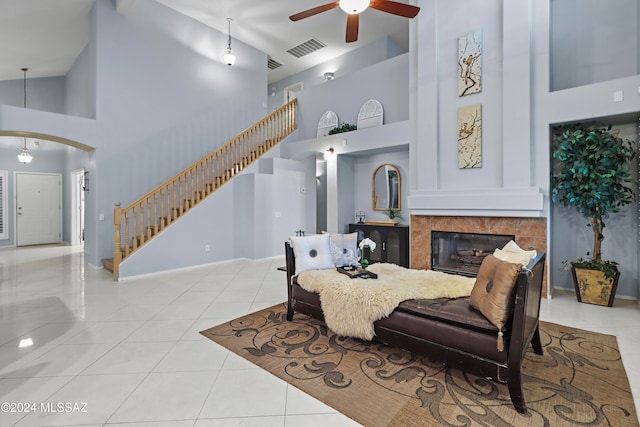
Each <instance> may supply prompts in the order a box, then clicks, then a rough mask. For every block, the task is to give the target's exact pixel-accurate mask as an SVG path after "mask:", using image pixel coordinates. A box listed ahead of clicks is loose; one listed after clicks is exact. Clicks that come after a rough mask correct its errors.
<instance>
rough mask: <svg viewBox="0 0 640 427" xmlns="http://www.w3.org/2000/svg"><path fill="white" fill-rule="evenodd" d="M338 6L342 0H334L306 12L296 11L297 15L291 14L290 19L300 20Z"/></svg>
mask: <svg viewBox="0 0 640 427" xmlns="http://www.w3.org/2000/svg"><path fill="white" fill-rule="evenodd" d="M338 6H340V2H339V1H334V2H333V3H327V4H324V5H322V6H318V7H314V8H311V9H307V10H305V11H304V12H300V13H296V14H295V15H291V16H290V17H289V19H291V20H292V21H294V22H295V21H299V20H301V19H304V18H308V17H310V16H313V15H317V14H319V13H322V12H326V11H327V10H331V9H335V8H336V7H338Z"/></svg>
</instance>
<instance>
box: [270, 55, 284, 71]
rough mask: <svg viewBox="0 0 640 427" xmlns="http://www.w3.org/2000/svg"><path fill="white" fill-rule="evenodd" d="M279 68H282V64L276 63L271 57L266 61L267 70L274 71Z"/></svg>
mask: <svg viewBox="0 0 640 427" xmlns="http://www.w3.org/2000/svg"><path fill="white" fill-rule="evenodd" d="M280 67H282V64H281V63H279V62H278V61H276V60H275V59H273V58H271V57H270V58H269V59H267V68H268V69H270V70H275V69H276V68H280Z"/></svg>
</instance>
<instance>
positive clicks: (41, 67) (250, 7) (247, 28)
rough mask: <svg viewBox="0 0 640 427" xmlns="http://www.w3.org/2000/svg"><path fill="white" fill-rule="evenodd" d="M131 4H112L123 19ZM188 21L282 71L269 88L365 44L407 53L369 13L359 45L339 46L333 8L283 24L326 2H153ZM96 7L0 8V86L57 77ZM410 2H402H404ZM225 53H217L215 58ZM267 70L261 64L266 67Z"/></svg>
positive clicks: (393, 29)
mask: <svg viewBox="0 0 640 427" xmlns="http://www.w3.org/2000/svg"><path fill="white" fill-rule="evenodd" d="M136 1H148V0H116V2H115V3H116V5H117V8H118V9H119V10H120V11H121V12H122V13H126V10H127V9H128V8H129V7H131V5H132V4H133V3H135V2H136ZM155 1H158V2H159V3H162V4H164V5H166V6H168V7H170V8H172V9H175V10H176V11H179V12H181V13H183V14H185V15H187V16H190V17H192V18H194V19H196V20H198V21H200V22H202V23H204V24H205V25H208V26H210V27H213V28H215V29H217V30H219V31H220V32H223V33H225V34H226V33H227V18H232V23H231V35H232V39H233V40H240V41H242V42H244V43H246V44H249V45H251V46H253V47H255V48H257V49H259V50H261V51H263V52H265V53H266V54H267V55H268V57H269V58H270V59H272V60H273V61H275V62H277V63H279V64H282V65H281V66H279V67H278V68H276V69H273V70H269V72H268V79H269V82H275V81H278V80H281V79H283V78H285V77H287V76H290V75H292V74H296V73H298V72H300V71H303V70H305V69H307V68H310V67H313V66H315V65H318V64H320V63H322V62H325V61H327V60H329V59H331V58H334V57H336V56H339V55H342V54H344V53H347V52H348V51H350V50H353V49H356V48H358V47H361V46H363V45H365V44H367V43H369V42H371V41H374V40H377V39H379V38H381V37H384V36H389V37H391V39H392V40H393V41H395V42H396V43H397V44H398V45H399V46H401V47H403V48H404V49H405V50H408V44H409V41H408V39H409V20H408V19H406V18H401V17H397V16H394V15H391V14H388V13H383V12H380V11H377V10H373V9H371V8H369V9H367V10H365V11H364V12H362V14H361V16H360V29H359V37H358V41H357V42H355V43H345V27H346V20H347V15H346V14H345V13H344V12H343V11H342V10H341V9H340V8H335V9H332V10H329V11H327V12H323V13H321V14H318V15H316V16H313V17H310V18H306V19H303V20H301V21H298V22H292V21H290V20H289V16H290V15H293V14H295V13H298V12H301V11H303V10H306V9H309V8H312V7H316V6H320V5H323V4H326V3H327V0H215V1H212V0H155ZM94 2H95V0H1V1H0V55H1V57H2V61H0V80H12V79H20V78H22V72H21V71H20V68H22V67H28V68H29V77H30V78H34V77H50V76H63V75H65V74H66V73H67V71H68V70H69V68H70V67H71V65H72V64H73V62H74V61H75V59H76V57H77V56H78V54H79V53H80V52H81V51H82V49H83V48H84V46H85V45H86V43H87V40H88V34H89V24H88V14H89V11H90V9H91V7H92V5H93V3H94ZM406 2H408V1H406ZM312 38H315V39H317V40H318V41H320V42H321V43H322V44H324V45H326V46H325V47H322V48H321V49H319V50H317V51H315V52H313V53H311V54H308V55H305V56H302V57H300V58H296V57H295V56H294V55H292V54H290V53H288V52H287V50H289V49H291V48H292V47H294V46H296V45H298V44H300V43H303V42H306V41H308V40H309V39H312ZM225 47H226V46H221V47H220V52H221V53H220V54H221V55H222V54H223V53H224V51H225ZM266 66H267V65H266V64H265V67H266Z"/></svg>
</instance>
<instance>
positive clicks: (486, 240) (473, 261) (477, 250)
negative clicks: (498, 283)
mask: <svg viewBox="0 0 640 427" xmlns="http://www.w3.org/2000/svg"><path fill="white" fill-rule="evenodd" d="M510 240H515V235H513V234H482V233H458V232H451V231H435V230H432V231H431V268H432V269H433V270H435V271H443V272H445V273H454V274H461V275H465V276H475V275H476V274H478V270H480V264H482V261H483V260H484V258H485V257H486V256H487V255H489V254H492V253H493V251H494V250H496V248H502V247H503V246H504V245H506V244H507V243H508V242H509V241H510Z"/></svg>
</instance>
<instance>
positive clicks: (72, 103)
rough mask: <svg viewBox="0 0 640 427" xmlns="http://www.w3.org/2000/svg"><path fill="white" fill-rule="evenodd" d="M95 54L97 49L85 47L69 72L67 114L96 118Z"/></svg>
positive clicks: (66, 95) (67, 78)
mask: <svg viewBox="0 0 640 427" xmlns="http://www.w3.org/2000/svg"><path fill="white" fill-rule="evenodd" d="M91 46H94V45H93V44H91ZM95 54H96V52H95V49H92V48H90V47H88V46H87V47H85V48H84V49H83V50H82V52H81V53H80V55H79V56H78V58H77V59H76V61H75V63H74V64H73V66H72V67H71V69H70V70H69V72H68V73H67V76H66V83H67V84H66V85H65V87H66V92H65V98H64V100H65V110H66V114H69V115H72V116H78V117H86V118H89V119H95V118H96V61H95V56H96V55H95Z"/></svg>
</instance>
